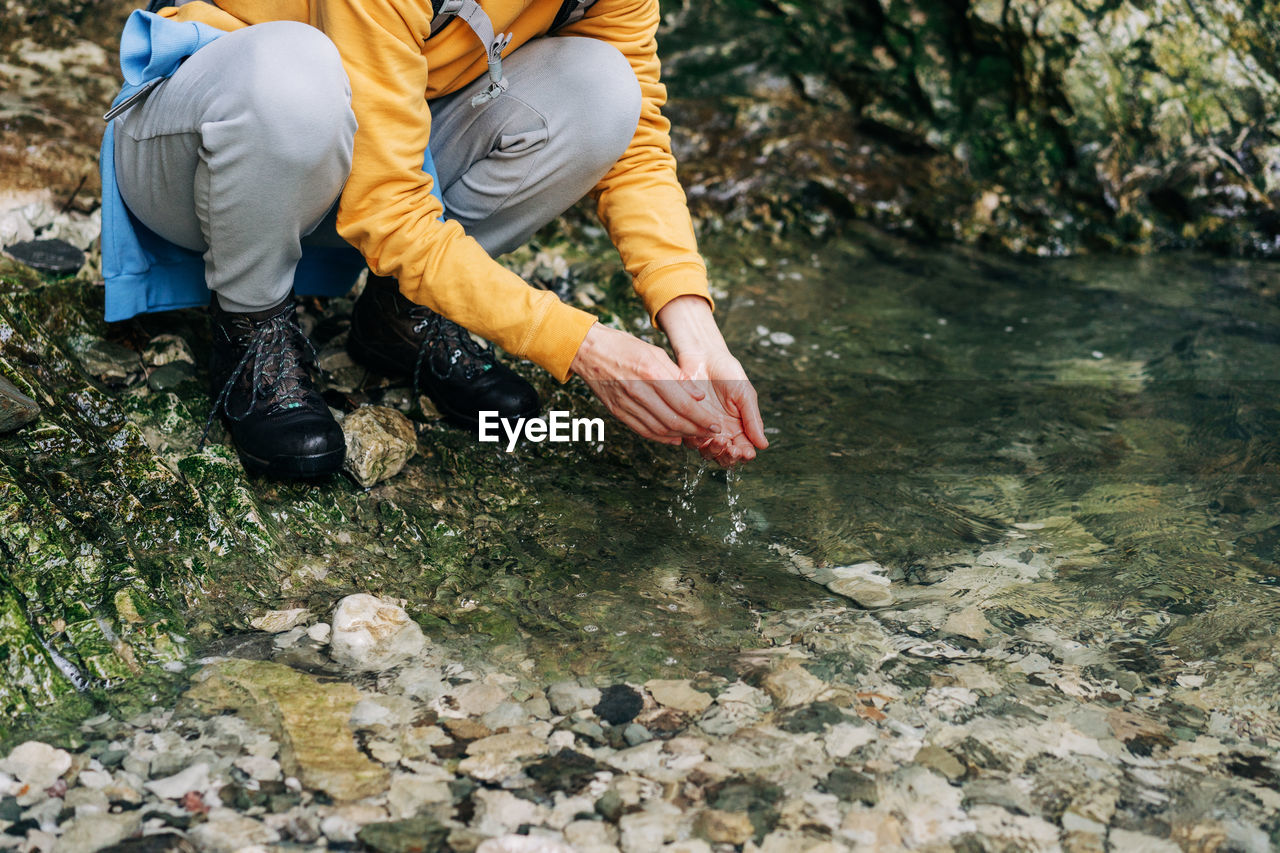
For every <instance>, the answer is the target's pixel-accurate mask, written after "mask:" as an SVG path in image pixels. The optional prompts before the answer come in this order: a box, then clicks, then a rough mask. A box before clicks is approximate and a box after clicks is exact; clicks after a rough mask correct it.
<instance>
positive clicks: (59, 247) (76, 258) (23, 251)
mask: <svg viewBox="0 0 1280 853" xmlns="http://www.w3.org/2000/svg"><path fill="white" fill-rule="evenodd" d="M4 250H5V251H6V252H8V253H9V254H10V255H11V256H12V257H14V258H15V259H17V260H19V261H21V262H22V263H24V264H26V265H27V266H29V267H31V268H32V269H35V270H40V271H41V272H50V273H53V274H55V275H70V274H71V273H73V272H75V271H76V270H78V269H80V267H82V266H84V252H82V251H80V250H79V249H77V248H76V247H75V246H73V245H71V244H70V243H68V242H67V241H66V240H28V241H26V242H24V243H13V244H12V245H9V246H5V247H4Z"/></svg>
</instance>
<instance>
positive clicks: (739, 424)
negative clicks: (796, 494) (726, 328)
mask: <svg viewBox="0 0 1280 853" xmlns="http://www.w3.org/2000/svg"><path fill="white" fill-rule="evenodd" d="M679 366H680V369H681V370H682V371H683V372H684V373H685V374H686V375H688V376H690V377H691V378H692V379H693V380H694V381H695V382H696V383H697V384H698V385H699V386H701V389H702V390H703V392H704V393H705V394H706V402H707V403H710V404H712V405H714V406H716V407H718V409H719V410H720V412H721V413H722V415H723V416H722V418H721V421H720V422H721V423H722V424H723V426H724V428H723V429H722V430H721V431H720V432H719V433H716V434H703V435H698V436H692V437H689V438H686V439H685V441H684V444H685V446H686V447H690V448H692V449H694V450H697V451H698V452H699V453H700V454H702V456H703V458H705V459H711V460H714V461H715V462H716V463H717V464H719V465H721V466H723V467H725V468H729V467H732V466H734V465H737V464H738V463H741V462H749V461H751V460H752V459H754V458H755V456H756V451H757V450H764V449H765V448H766V447H768V446H769V440H768V439H767V438H765V434H764V420H763V419H762V418H761V416H760V403H759V400H758V398H757V396H756V390H755V388H754V387H753V386H752V385H751V380H749V379H748V378H747V373H746V371H745V370H743V369H742V365H741V364H740V363H739V362H738V360H737V359H736V358H734V357H733V355H732V354H731V353H730V352H729V351H728V349H719V350H715V351H712V352H710V353H706V352H698V353H692V352H684V353H681V354H680V356H679Z"/></svg>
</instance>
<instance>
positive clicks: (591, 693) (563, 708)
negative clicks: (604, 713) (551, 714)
mask: <svg viewBox="0 0 1280 853" xmlns="http://www.w3.org/2000/svg"><path fill="white" fill-rule="evenodd" d="M547 701H548V702H550V703H551V708H552V710H554V711H555V712H556V713H557V714H563V715H565V716H567V715H569V714H572V713H574V712H576V711H581V710H583V709H585V708H594V707H595V706H596V703H598V702H599V701H600V691H599V690H598V689H596V688H595V687H583V686H582V685H581V684H578V683H577V682H576V681H561V682H559V683H557V684H553V685H551V686H550V687H548V688H547Z"/></svg>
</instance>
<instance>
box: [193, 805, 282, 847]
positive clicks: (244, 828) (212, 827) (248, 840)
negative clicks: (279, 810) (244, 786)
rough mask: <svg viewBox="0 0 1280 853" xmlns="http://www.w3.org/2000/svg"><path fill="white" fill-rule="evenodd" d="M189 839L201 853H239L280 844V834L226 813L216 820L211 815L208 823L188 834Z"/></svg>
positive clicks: (218, 816)
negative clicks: (278, 842) (207, 852)
mask: <svg viewBox="0 0 1280 853" xmlns="http://www.w3.org/2000/svg"><path fill="white" fill-rule="evenodd" d="M190 838H191V840H192V841H193V842H195V844H196V846H197V847H199V848H200V849H201V850H202V851H209V853H241V851H247V850H249V849H251V848H255V847H261V846H263V845H267V844H273V843H275V842H277V841H279V840H280V833H278V832H276V831H275V830H274V829H272V828H271V827H269V826H267V825H266V824H264V823H262V822H261V821H256V820H254V819H253V818H248V817H240V816H239V815H235V814H231V813H226V814H219V815H217V817H216V819H215V817H214V816H213V815H210V819H209V822H208V823H202V824H200V825H199V826H197V827H196V828H195V829H193V830H191V833H190Z"/></svg>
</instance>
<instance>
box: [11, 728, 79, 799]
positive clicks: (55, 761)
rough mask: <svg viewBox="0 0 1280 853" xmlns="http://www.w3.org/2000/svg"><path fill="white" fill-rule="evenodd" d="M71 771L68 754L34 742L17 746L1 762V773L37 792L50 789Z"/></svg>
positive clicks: (30, 741)
mask: <svg viewBox="0 0 1280 853" xmlns="http://www.w3.org/2000/svg"><path fill="white" fill-rule="evenodd" d="M70 769H71V755H70V754H69V753H68V752H66V751H65V750H61V749H55V748H54V747H52V746H49V745H48V744H47V743H40V742H39V741H34V740H29V741H27V742H26V743H22V744H19V745H18V746H15V747H14V748H13V750H12V751H11V752H10V753H9V756H8V757H7V758H5V760H4V761H0V772H3V773H8V774H9V775H10V776H13V777H14V778H15V779H17V780H18V781H19V782H21V783H23V784H24V785H30V786H31V787H32V788H35V789H37V790H44V789H45V788H48V787H49V786H51V785H52V784H53V783H54V782H56V781H57V780H58V777H60V776H61V775H62V774H63V773H66V772H67V771H68V770H70Z"/></svg>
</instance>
